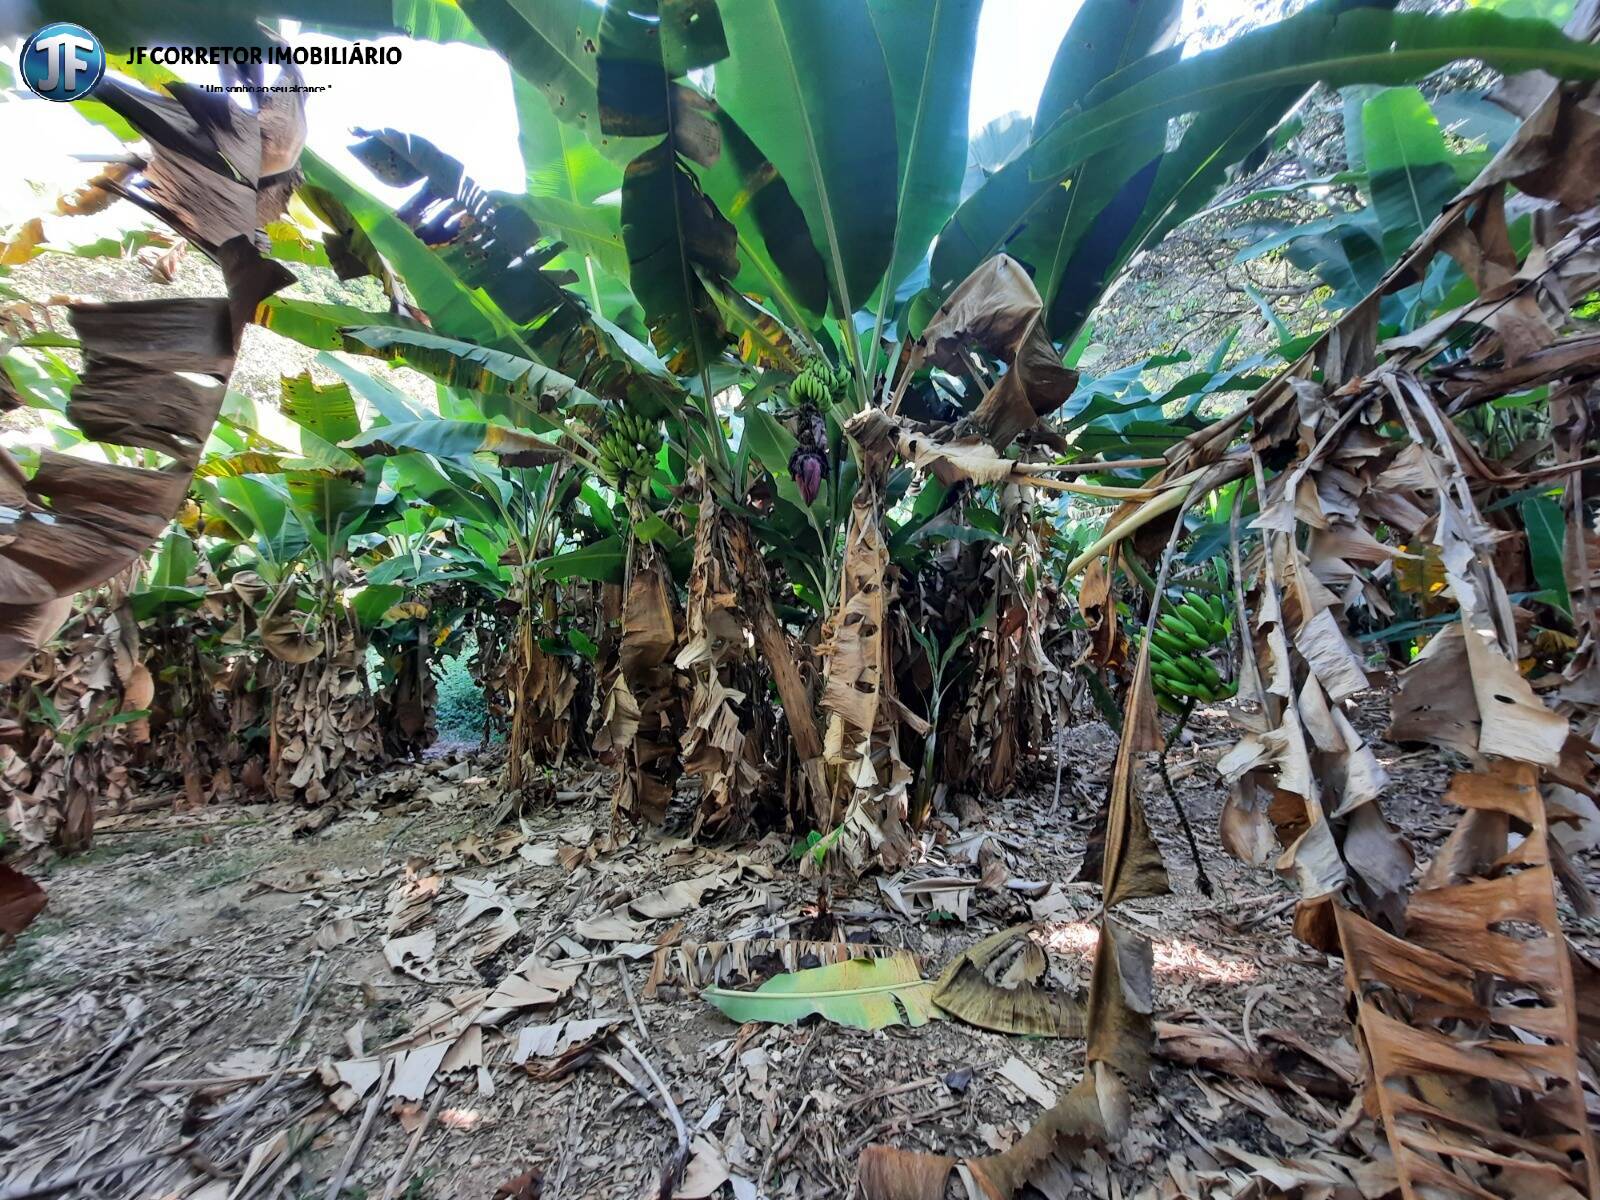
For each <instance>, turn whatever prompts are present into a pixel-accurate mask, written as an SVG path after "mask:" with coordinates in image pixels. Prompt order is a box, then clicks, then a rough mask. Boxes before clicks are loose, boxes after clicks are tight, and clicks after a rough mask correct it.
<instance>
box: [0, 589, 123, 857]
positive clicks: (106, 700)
mask: <svg viewBox="0 0 1600 1200" xmlns="http://www.w3.org/2000/svg"><path fill="white" fill-rule="evenodd" d="M153 694H154V684H153V681H152V678H151V675H150V672H149V670H148V669H147V668H146V667H145V666H144V664H143V663H142V662H141V661H140V654H139V636H138V629H137V626H136V625H135V624H134V621H133V615H132V613H131V612H130V611H129V610H128V608H127V607H126V606H125V605H121V604H119V603H118V602H117V601H116V600H115V599H112V600H109V601H101V602H99V603H91V604H90V605H89V606H88V607H87V608H85V609H84V610H83V611H82V612H81V613H79V614H78V616H77V618H76V619H75V620H73V621H72V622H71V623H69V624H68V626H67V628H66V632H65V635H64V637H63V639H62V641H61V644H60V645H59V647H57V648H53V649H47V650H41V651H39V652H38V653H37V654H36V655H35V656H34V658H33V661H32V664H31V665H30V666H28V667H27V668H25V669H23V670H22V671H21V673H20V675H19V676H18V678H17V681H16V682H15V683H13V684H12V701H13V702H12V705H11V709H12V714H13V720H14V721H15V723H16V726H17V731H16V737H15V739H14V740H12V741H8V743H7V744H5V745H3V746H0V799H3V800H4V801H5V804H6V820H7V822H8V824H9V825H10V827H11V833H12V836H13V837H15V838H16V840H17V842H18V843H20V845H21V846H22V848H23V850H24V851H28V850H36V849H40V848H42V847H45V846H49V847H51V848H53V849H55V850H56V851H58V852H59V853H62V854H80V853H82V852H83V851H85V850H87V849H89V847H90V846H91V844H92V843H93V841H94V822H95V811H96V809H97V808H98V807H99V806H100V805H102V804H110V805H112V806H115V805H118V804H120V803H121V802H122V801H123V800H125V799H127V798H128V797H129V795H130V791H131V787H130V781H129V778H128V767H129V765H130V763H131V761H132V759H133V755H134V753H135V751H136V749H137V748H138V747H139V746H141V745H143V744H145V743H146V742H148V741H149V738H150V730H149V721H148V718H146V717H142V716H130V714H136V713H142V712H146V711H148V709H149V707H150V704H151V700H152V697H153Z"/></svg>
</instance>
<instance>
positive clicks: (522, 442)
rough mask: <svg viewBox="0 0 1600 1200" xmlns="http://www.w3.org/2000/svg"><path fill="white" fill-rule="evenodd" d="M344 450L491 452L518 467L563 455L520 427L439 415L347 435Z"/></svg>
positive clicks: (460, 455) (448, 454)
mask: <svg viewBox="0 0 1600 1200" xmlns="http://www.w3.org/2000/svg"><path fill="white" fill-rule="evenodd" d="M342 444H343V445H344V447H345V448H346V449H349V450H354V451H355V452H356V453H357V454H361V455H362V456H363V457H366V455H367V454H384V455H394V454H400V453H402V452H404V451H407V450H415V451H417V452H419V453H422V454H432V455H434V456H435V457H438V458H471V457H472V456H473V455H474V454H493V455H496V456H497V457H499V458H505V459H515V460H517V463H516V465H518V466H532V465H534V464H535V460H537V461H554V460H555V459H558V458H564V457H565V454H564V453H563V452H562V451H561V450H560V449H559V448H558V447H556V446H554V445H552V444H551V443H550V442H547V441H544V440H543V439H541V438H536V437H533V436H531V435H530V434H526V433H523V432H521V431H520V430H516V429H511V428H508V427H507V426H505V425H496V424H493V423H492V422H489V421H453V420H446V419H444V418H442V417H434V418H432V419H429V420H422V421H407V422H403V423H401V424H392V425H380V426H378V427H377V428H375V429H369V430H367V431H366V432H364V433H361V434H358V435H357V436H355V437H353V438H349V439H347V440H346V441H344V442H343V443H342ZM363 452H365V453H363Z"/></svg>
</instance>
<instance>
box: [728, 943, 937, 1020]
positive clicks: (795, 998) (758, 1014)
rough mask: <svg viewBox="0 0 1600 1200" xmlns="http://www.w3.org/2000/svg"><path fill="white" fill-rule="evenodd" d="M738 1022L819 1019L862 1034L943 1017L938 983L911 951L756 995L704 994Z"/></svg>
mask: <svg viewBox="0 0 1600 1200" xmlns="http://www.w3.org/2000/svg"><path fill="white" fill-rule="evenodd" d="M701 994H702V995H703V996H704V997H705V998H706V999H707V1000H709V1001H710V1002H711V1003H712V1004H713V1005H715V1006H716V1007H717V1008H718V1009H720V1010H721V1011H722V1012H723V1013H724V1014H725V1015H726V1016H728V1017H729V1018H731V1019H732V1020H735V1021H739V1022H741V1023H743V1022H745V1021H772V1022H775V1023H777V1024H780V1025H792V1024H794V1023H795V1022H796V1021H798V1020H800V1019H801V1018H802V1017H809V1016H811V1015H812V1014H817V1015H820V1016H822V1017H825V1018H826V1019H828V1020H829V1021H833V1022H835V1023H836V1024H839V1025H850V1026H853V1027H854V1028H856V1029H883V1028H884V1027H885V1026H888V1025H911V1026H918V1025H926V1024H927V1023H928V1022H929V1021H931V1020H933V1019H934V1018H935V1017H937V1015H938V1013H937V1011H936V1010H935V1009H934V1007H933V983H932V981H930V980H926V979H923V978H922V976H921V974H920V973H919V972H918V970H917V960H916V959H915V958H914V957H912V956H911V954H909V953H908V952H906V951H899V952H897V953H895V954H893V955H891V956H890V957H888V958H858V959H849V960H847V961H845V962H839V963H830V964H829V965H828V966H825V967H812V968H810V969H809V970H805V971H792V972H789V973H788V974H784V975H775V976H773V977H772V978H771V979H769V980H767V981H766V982H765V983H763V984H762V985H761V986H760V987H759V988H757V989H756V990H755V991H753V992H736V991H731V990H729V989H727V988H719V987H714V988H707V989H706V990H705V991H704V992H702V993H701Z"/></svg>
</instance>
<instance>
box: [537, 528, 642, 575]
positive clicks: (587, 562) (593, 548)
mask: <svg viewBox="0 0 1600 1200" xmlns="http://www.w3.org/2000/svg"><path fill="white" fill-rule="evenodd" d="M627 565H628V544H627V542H626V541H624V540H623V538H622V537H621V536H620V535H618V534H611V535H610V536H608V537H603V538H601V539H600V540H599V541H598V542H591V543H590V544H589V545H587V546H580V547H578V548H577V549H576V550H563V551H562V552H561V553H559V554H552V555H549V556H548V557H546V558H541V559H539V560H537V561H536V562H535V563H534V567H535V569H536V570H537V571H538V572H539V576H540V578H542V579H554V580H556V581H557V582H560V581H561V580H563V579H573V578H577V579H592V580H594V581H595V582H596V583H621V582H622V577H623V574H624V572H625V571H626V570H627Z"/></svg>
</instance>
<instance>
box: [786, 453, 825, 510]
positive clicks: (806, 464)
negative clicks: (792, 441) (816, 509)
mask: <svg viewBox="0 0 1600 1200" xmlns="http://www.w3.org/2000/svg"><path fill="white" fill-rule="evenodd" d="M827 467H828V460H827V458H826V457H825V456H824V455H823V453H822V451H820V450H812V449H810V448H808V447H805V446H802V447H801V448H800V449H798V450H796V451H795V452H794V454H792V455H791V456H790V458H789V478H791V479H793V480H794V482H795V486H796V487H798V488H799V489H800V498H801V499H802V500H804V501H805V502H806V503H807V504H810V503H811V502H812V501H813V500H815V499H816V498H817V493H818V492H820V491H821V490H822V473H823V471H825V470H827Z"/></svg>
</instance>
